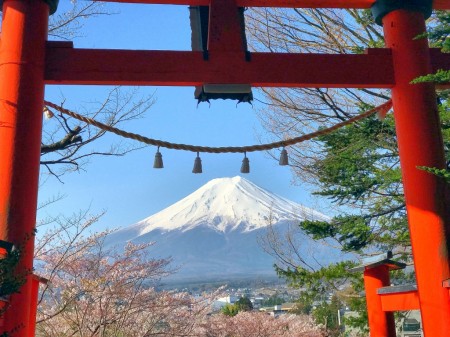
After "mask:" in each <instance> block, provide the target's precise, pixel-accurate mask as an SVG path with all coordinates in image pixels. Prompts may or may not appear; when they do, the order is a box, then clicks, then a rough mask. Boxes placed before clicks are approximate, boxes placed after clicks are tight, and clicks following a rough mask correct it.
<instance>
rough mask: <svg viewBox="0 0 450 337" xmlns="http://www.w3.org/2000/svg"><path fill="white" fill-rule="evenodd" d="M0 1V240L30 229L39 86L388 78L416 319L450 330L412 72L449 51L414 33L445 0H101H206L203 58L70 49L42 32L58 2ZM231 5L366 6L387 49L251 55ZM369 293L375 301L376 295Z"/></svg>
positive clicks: (434, 196) (12, 320)
mask: <svg viewBox="0 0 450 337" xmlns="http://www.w3.org/2000/svg"><path fill="white" fill-rule="evenodd" d="M98 1H107V0H98ZM1 2H2V3H3V22H2V33H1V45H0V239H2V240H6V241H10V242H13V243H15V244H20V243H23V242H24V240H25V238H26V236H27V235H28V236H30V235H31V234H32V233H33V229H34V226H35V220H36V206H37V193H38V191H37V190H38V175H39V157H40V144H41V131H42V107H43V99H44V86H45V85H46V84H95V85H110V84H116V85H161V86H199V85H202V84H205V83H210V84H211V83H212V84H214V83H218V84H242V83H246V84H251V85H252V86H256V87H258V86H261V87H263V86H266V87H334V88H368V87H369V88H390V89H392V99H393V105H394V110H395V113H394V116H395V121H396V128H397V137H398V144H399V151H400V160H401V168H402V174H403V184H404V190H405V198H406V204H407V213H408V221H409V228H410V234H411V243H412V248H413V255H414V265H415V270H416V278H417V285H418V298H419V305H420V310H421V314H422V322H423V328H424V332H425V336H427V337H444V336H448V335H449V333H450V297H449V291H450V288H449V283H450V282H449V279H450V273H449V265H450V260H449V256H448V251H449V247H450V191H449V188H448V187H446V185H445V183H444V182H443V181H441V180H440V179H438V178H436V177H435V176H433V175H431V174H429V173H426V172H423V171H420V170H418V169H417V166H428V167H437V168H444V167H445V159H444V151H443V142H442V135H441V131H440V127H439V119H438V115H437V106H436V96H435V88H434V85H433V84H428V83H425V84H415V85H412V84H410V81H411V80H412V79H414V78H416V77H418V76H421V75H426V74H429V73H432V72H434V71H436V70H438V69H444V70H450V54H442V53H440V51H438V50H432V49H429V48H428V44H427V41H426V39H414V38H415V37H416V36H418V35H419V34H421V33H423V32H424V31H425V20H424V19H425V18H426V17H427V16H428V15H429V13H430V11H431V8H432V7H433V8H434V9H444V10H445V9H450V0H434V1H432V0H297V1H295V0H128V1H127V0H110V2H120V3H141V4H176V5H192V6H209V8H210V17H209V38H208V58H207V59H205V58H204V57H203V53H202V52H199V51H192V52H185V51H141V50H140V51H131V50H95V49H76V48H73V46H72V44H71V43H67V42H48V41H47V29H48V16H49V13H53V12H54V11H55V10H56V7H57V4H58V0H3V1H0V3H1ZM238 7H296V8H299V7H303V8H370V7H372V10H373V13H374V15H375V16H376V20H377V21H378V22H380V23H381V22H382V24H383V28H384V34H385V40H386V48H385V49H369V50H368V51H367V53H366V54H364V55H326V54H279V53H251V57H250V59H249V58H248V57H247V58H246V57H245V50H244V49H243V47H242V46H243V44H242V36H241V32H240V29H239V28H238V27H239V22H238V20H239V19H238V15H237V8H238ZM225 27H226V28H225ZM274 64H276V67H274V66H273V65H274ZM33 241H34V240H33V239H30V240H28V241H27V242H26V246H25V252H24V256H23V260H22V262H21V266H20V268H22V269H30V268H32V265H33V246H34V242H33ZM33 287H34V288H33ZM35 291H36V288H35V285H34V286H33V283H32V277H31V276H30V277H28V281H27V283H26V284H25V285H24V286H23V287H22V289H21V293H20V294H15V295H13V296H11V300H10V307H9V309H8V311H7V313H6V317H5V321H6V323H5V324H6V326H5V329H6V331H9V330H12V329H13V328H15V327H19V328H18V329H17V331H16V332H15V333H14V334H13V335H14V336H19V337H22V336H34V324H33V322H32V321H33V319H34V315H35V308H34V307H33V306H35V302H33V301H34V296H33V293H35ZM367 296H368V297H369V296H371V298H372V299H375V302H374V303H375V306H380V298H379V297H377V295H376V294H367ZM372 309H373V308H372V307H371V306H370V305H369V308H368V311H369V325H370V329H371V336H373V337H382V336H394V335H395V331H394V332H393V331H392V325H391V323H390V321H389V319H387V318H386V317H387V316H388V315H387V313H386V315H385V314H379V312H378V311H376V310H372ZM30 317H31V319H30Z"/></svg>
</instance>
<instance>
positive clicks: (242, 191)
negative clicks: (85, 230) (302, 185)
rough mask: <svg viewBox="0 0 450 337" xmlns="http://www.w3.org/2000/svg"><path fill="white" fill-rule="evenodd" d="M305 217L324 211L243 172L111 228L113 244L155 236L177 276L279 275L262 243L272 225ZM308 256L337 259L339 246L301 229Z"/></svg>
mask: <svg viewBox="0 0 450 337" xmlns="http://www.w3.org/2000/svg"><path fill="white" fill-rule="evenodd" d="M302 219H316V220H326V219H328V218H327V217H326V216H324V215H323V214H321V213H319V212H316V211H314V210H312V209H309V208H307V207H304V206H302V205H300V204H297V203H294V202H292V201H289V200H287V199H285V198H282V197H280V196H277V195H275V194H272V193H270V192H268V191H266V190H264V189H262V188H260V187H258V186H257V185H255V184H254V183H252V182H250V181H248V180H246V179H244V178H242V177H234V178H220V179H214V180H211V181H210V182H208V183H207V184H205V185H204V186H202V187H201V188H199V189H198V190H196V191H195V192H193V193H192V194H190V195H188V196H187V197H185V198H184V199H182V200H180V201H178V202H176V203H175V204H173V205H171V206H169V207H167V208H166V209H164V210H162V211H161V212H158V213H156V214H154V215H152V216H150V217H148V218H146V219H144V220H142V221H139V222H138V223H136V224H134V225H131V226H129V227H126V228H124V229H122V230H119V231H117V232H115V233H113V234H111V235H110V236H109V237H108V239H107V244H108V245H118V246H122V245H124V244H125V243H126V242H127V241H132V242H134V243H145V242H152V241H155V242H156V244H155V245H154V246H152V247H150V250H151V253H152V254H153V255H155V256H158V257H167V256H171V257H173V259H174V264H175V266H177V267H179V271H178V273H177V274H176V277H178V278H181V277H182V278H190V279H195V278H205V277H206V276H207V277H208V278H216V279H217V278H228V277H230V276H233V277H237V276H239V275H242V276H244V275H249V274H252V275H255V276H256V275H260V276H263V275H274V271H273V263H274V261H273V259H272V257H271V256H270V255H268V254H266V253H265V252H264V251H263V250H262V248H261V247H260V246H259V244H258V238H260V237H262V236H264V235H265V234H266V232H267V229H268V228H269V227H268V226H270V225H272V227H271V228H275V229H276V230H277V231H279V232H280V233H283V232H286V231H287V230H289V226H292V225H293V224H295V223H297V222H298V221H300V220H302ZM299 235H300V236H301V241H302V245H301V247H300V250H301V251H302V252H303V254H304V255H305V256H307V257H308V258H312V254H311V252H312V251H314V252H315V253H314V255H315V258H319V259H322V260H323V259H325V260H327V262H331V261H333V260H335V259H336V256H335V254H336V253H337V251H336V252H335V251H334V250H333V251H332V250H331V248H329V247H326V246H323V245H320V244H317V243H316V242H314V241H313V240H311V239H310V238H308V237H307V236H306V235H304V234H302V233H299Z"/></svg>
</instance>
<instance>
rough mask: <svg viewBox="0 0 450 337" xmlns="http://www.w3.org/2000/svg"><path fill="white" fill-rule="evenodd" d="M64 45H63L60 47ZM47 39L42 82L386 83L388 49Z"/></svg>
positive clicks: (390, 71) (365, 85)
mask: <svg viewBox="0 0 450 337" xmlns="http://www.w3.org/2000/svg"><path fill="white" fill-rule="evenodd" d="M64 46H66V47H64ZM67 46H68V44H60V43H49V44H48V47H47V57H46V69H45V81H46V83H47V84H98V85H155V86H196V85H201V84H203V83H220V84H238V83H248V84H251V85H252V86H255V87H335V88H375V87H377V88H390V87H392V86H393V83H394V77H393V69H392V62H391V55H390V51H389V50H387V49H376V50H371V51H370V52H369V53H368V54H365V55H327V54H277V53H252V54H251V61H250V62H246V61H245V59H244V57H243V54H242V53H225V52H222V53H213V52H211V53H210V54H209V60H207V61H205V60H204V59H203V54H202V52H191V51H136V50H101V49H99V50H96V49H76V48H67Z"/></svg>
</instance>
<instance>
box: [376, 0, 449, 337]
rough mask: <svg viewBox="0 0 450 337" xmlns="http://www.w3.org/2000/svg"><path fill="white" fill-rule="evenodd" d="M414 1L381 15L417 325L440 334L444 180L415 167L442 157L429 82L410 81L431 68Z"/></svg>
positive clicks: (440, 164)
mask: <svg viewBox="0 0 450 337" xmlns="http://www.w3.org/2000/svg"><path fill="white" fill-rule="evenodd" d="M377 2H378V3H381V4H387V3H389V2H388V1H386V0H382V1H380V0H378V1H377ZM390 3H391V4H392V3H393V2H390ZM414 3H415V4H416V6H417V7H415V8H414V6H412V7H411V6H409V8H404V7H402V8H398V7H397V8H388V10H386V11H385V13H382V15H381V17H382V22H383V28H384V34H385V39H386V47H389V48H391V50H392V56H393V62H394V72H395V83H396V84H395V87H394V88H393V89H392V100H393V105H394V117H395V123H396V129H397V138H398V146H399V152H400V163H401V168H402V176H403V185H404V191H405V199H406V207H407V213H408V222H409V229H410V235H411V244H412V249H413V256H414V266H415V271H416V279H417V287H418V293H419V302H420V310H421V315H422V324H423V329H424V333H425V336H426V337H444V336H448V335H449V331H450V298H449V292H448V291H447V290H446V289H445V288H444V287H443V286H442V282H443V281H444V280H446V279H448V278H449V276H450V275H449V255H448V248H449V247H448V242H450V241H449V239H450V238H449V232H448V228H449V226H450V219H449V218H448V217H447V218H446V215H445V212H446V209H445V208H446V207H450V205H448V204H447V205H446V201H445V188H446V187H445V184H444V182H443V181H442V180H440V179H438V178H436V177H435V176H433V175H432V174H429V173H426V172H424V171H422V170H419V169H418V168H417V167H418V166H428V167H437V168H444V167H445V158H444V150H443V142H442V134H441V129H440V125H439V117H438V113H437V105H436V94H435V89H434V85H433V84H430V83H423V84H411V83H410V82H411V81H412V80H413V79H415V78H417V77H418V76H421V75H426V74H430V73H431V72H432V71H431V63H430V55H429V49H428V42H427V40H426V38H417V37H418V36H419V35H420V34H423V33H424V32H425V20H424V15H428V14H429V12H431V1H429V0H421V1H415V2H414ZM399 4H400V6H402V5H403V6H406V5H410V4H411V3H409V2H408V1H404V2H396V5H397V6H399ZM378 19H380V18H378Z"/></svg>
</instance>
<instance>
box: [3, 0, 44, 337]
mask: <svg viewBox="0 0 450 337" xmlns="http://www.w3.org/2000/svg"><path fill="white" fill-rule="evenodd" d="M48 16H49V6H48V5H47V3H46V2H45V1H44V0H4V1H3V20H2V36H1V46H0V158H1V160H0V239H2V240H6V241H9V242H12V243H13V244H14V245H16V247H19V248H20V249H21V254H22V258H21V261H20V264H19V266H18V269H19V271H29V272H30V273H29V275H28V277H27V282H26V283H25V285H24V286H23V287H22V288H21V290H20V294H13V295H12V296H11V297H10V300H9V306H8V310H7V311H6V313H5V321H4V323H5V324H4V328H3V329H4V331H9V332H11V331H12V332H13V333H11V334H10V335H11V336H12V337H22V336H23V337H25V336H33V335H34V334H33V335H30V334H29V332H28V331H27V329H28V325H29V317H30V305H31V302H32V275H31V270H32V267H33V248H34V228H35V222H36V206H37V191H38V178H39V157H40V145H41V132H42V107H43V99H44V61H45V41H46V39H47V30H48Z"/></svg>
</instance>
